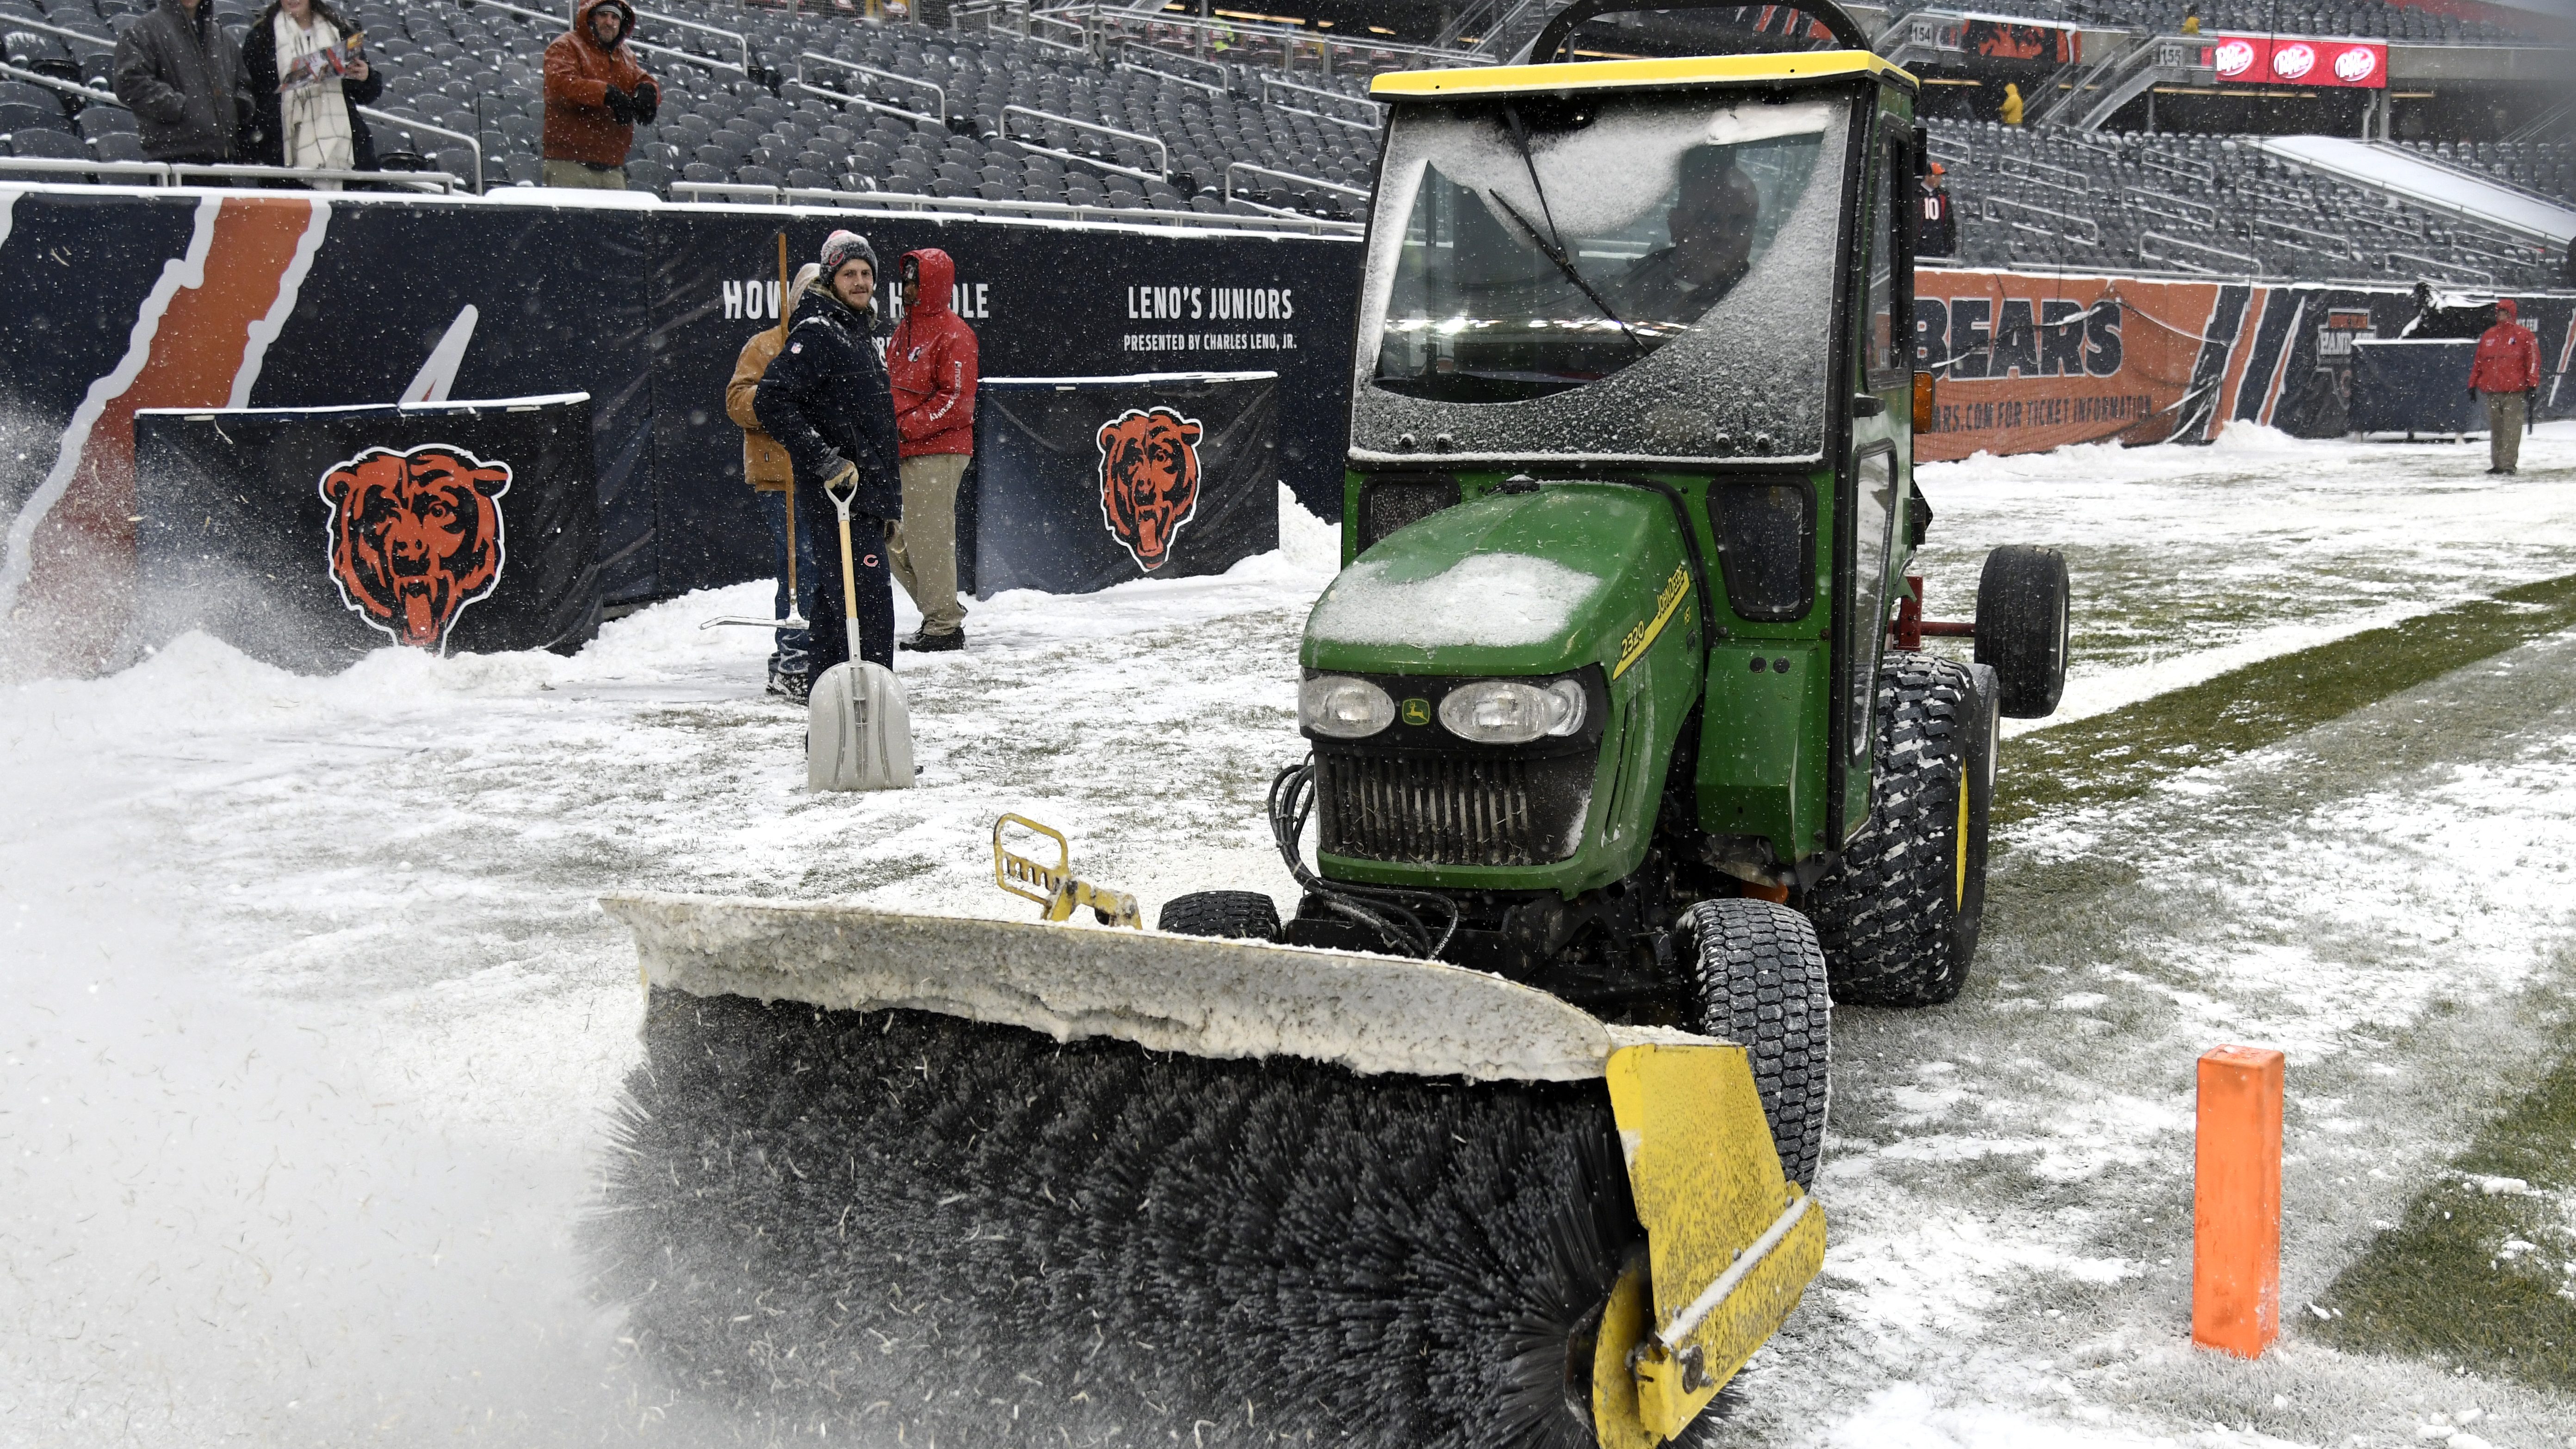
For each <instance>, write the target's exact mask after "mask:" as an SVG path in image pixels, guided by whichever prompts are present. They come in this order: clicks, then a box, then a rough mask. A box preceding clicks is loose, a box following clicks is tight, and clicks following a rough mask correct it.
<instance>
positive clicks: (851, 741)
mask: <svg viewBox="0 0 2576 1449" xmlns="http://www.w3.org/2000/svg"><path fill="white" fill-rule="evenodd" d="M843 476H844V477H845V478H847V479H848V486H847V487H846V488H835V487H833V486H832V485H831V484H830V483H826V484H824V485H823V496H824V497H826V498H829V499H831V500H832V509H833V511H834V512H836V513H838V514H840V516H841V613H842V616H843V617H842V621H841V624H842V627H843V628H844V629H846V630H848V631H849V641H850V657H849V659H848V660H847V661H846V662H844V663H840V664H835V665H833V666H832V667H831V668H829V669H826V670H824V671H823V675H822V677H821V678H820V679H817V680H815V681H814V686H813V691H812V693H811V694H809V695H808V696H807V697H806V700H805V788H806V789H808V790H905V789H910V788H911V786H912V712H911V710H910V709H908V708H907V707H906V706H905V705H904V702H903V686H901V685H900V684H897V683H896V682H895V677H894V671H893V670H891V669H888V668H886V667H885V666H884V665H882V664H872V663H869V662H868V661H866V660H864V659H861V658H860V657H859V599H858V588H859V580H858V570H857V569H856V567H854V566H853V565H852V563H851V561H850V558H851V555H850V501H851V500H852V499H854V498H856V497H857V496H858V492H859V479H858V474H857V472H856V471H851V472H848V473H845V474H844V475H843Z"/></svg>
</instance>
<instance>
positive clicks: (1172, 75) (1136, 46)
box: [1118, 40, 1234, 96]
mask: <svg viewBox="0 0 2576 1449" xmlns="http://www.w3.org/2000/svg"><path fill="white" fill-rule="evenodd" d="M1138 52H1142V53H1144V54H1146V55H1150V56H1152V57H1153V58H1154V59H1156V60H1160V61H1174V62H1178V63H1179V64H1182V65H1197V66H1205V67H1207V68H1208V69H1209V70H1211V71H1214V72H1215V73H1216V79H1215V80H1205V79H1200V78H1196V77H1192V76H1185V75H1182V74H1180V73H1179V72H1177V71H1168V70H1164V69H1163V68H1161V67H1160V66H1153V65H1146V64H1143V63H1141V62H1139V61H1138V60H1137V59H1136V55H1137V53H1138ZM1118 68H1119V69H1120V70H1133V71H1142V72H1144V73H1145V74H1147V75H1155V76H1161V77H1162V78H1163V79H1165V80H1167V81H1170V82H1172V83H1173V84H1174V85H1184V86H1190V87H1192V88H1194V89H1197V90H1203V91H1206V92H1207V93H1208V94H1209V95H1212V96H1230V95H1232V94H1234V73H1233V72H1232V71H1230V70H1228V69H1227V68H1226V67H1225V66H1223V65H1221V64H1219V63H1217V62H1216V61H1213V60H1201V59H1199V58H1198V57H1197V56H1194V55H1183V54H1181V53H1180V52H1178V51H1171V50H1158V49H1156V48H1154V47H1153V46H1150V45H1147V44H1146V43H1145V42H1143V41H1141V40H1122V41H1120V42H1119V43H1118Z"/></svg>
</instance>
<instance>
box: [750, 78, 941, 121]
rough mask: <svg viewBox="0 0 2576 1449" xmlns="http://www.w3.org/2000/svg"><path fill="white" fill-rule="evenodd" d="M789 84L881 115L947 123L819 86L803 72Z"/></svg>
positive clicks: (898, 107) (864, 97)
mask: <svg viewBox="0 0 2576 1449" xmlns="http://www.w3.org/2000/svg"><path fill="white" fill-rule="evenodd" d="M788 84H789V85H792V86H794V87H796V89H798V90H800V91H803V92H805V93H806V94H807V95H811V96H821V97H822V98H823V99H825V100H827V101H839V102H840V103H841V104H842V105H844V106H857V107H859V108H860V109H862V110H869V111H874V112H876V113H877V114H878V115H880V116H901V117H903V118H904V119H905V120H907V121H928V122H929V123H930V124H932V125H934V126H942V125H946V124H947V122H945V121H943V120H942V119H940V118H939V117H937V116H925V115H923V114H922V113H921V112H919V111H907V110H905V109H904V108H903V107H901V106H889V105H887V104H886V103H885V102H883V101H872V100H869V99H868V98H867V97H866V96H854V95H851V94H849V93H848V92H846V91H836V90H832V89H830V88H829V87H826V86H818V85H816V84H814V83H813V82H812V81H809V80H807V79H805V77H804V76H803V74H801V73H800V74H798V76H797V77H796V79H794V80H792V81H789V82H788Z"/></svg>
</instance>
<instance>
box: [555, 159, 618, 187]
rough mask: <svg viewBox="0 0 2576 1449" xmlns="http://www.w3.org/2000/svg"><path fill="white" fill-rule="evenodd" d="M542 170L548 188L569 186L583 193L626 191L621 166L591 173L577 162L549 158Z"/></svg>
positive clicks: (591, 171)
mask: <svg viewBox="0 0 2576 1449" xmlns="http://www.w3.org/2000/svg"><path fill="white" fill-rule="evenodd" d="M543 169H544V174H545V183H546V184H547V185H548V186H571V187H577V188H579V189H581V190H583V191H624V190H625V189H626V168H625V167H623V166H618V167H613V168H611V169H609V170H606V171H593V170H591V169H590V168H589V167H587V166H584V165H582V164H581V163H580V162H578V161H557V160H554V159H552V158H551V157H550V158H548V159H547V161H546V164H545V167H544V168H543Z"/></svg>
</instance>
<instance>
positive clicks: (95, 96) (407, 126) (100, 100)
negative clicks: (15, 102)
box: [0, 64, 483, 194]
mask: <svg viewBox="0 0 2576 1449" xmlns="http://www.w3.org/2000/svg"><path fill="white" fill-rule="evenodd" d="M0 75H6V76H9V77H11V78H13V79H16V80H22V81H27V82H31V83H33V84H36V85H40V86H46V87H50V88H51V89H54V90H57V91H61V92H63V93H65V94H67V95H75V96H79V97H80V98H81V99H83V100H85V101H87V102H89V103H90V104H91V105H94V106H114V107H115V108H116V109H118V110H120V111H123V110H128V109H129V108H128V107H127V105H126V104H125V102H123V101H121V100H119V99H117V98H116V96H115V95H114V94H113V93H112V92H108V91H101V90H92V89H90V88H89V87H88V86H85V85H81V84H79V83H78V82H76V81H67V80H64V79H63V78H62V77H60V76H50V75H46V74H44V73H43V72H41V71H32V70H25V69H22V68H20V67H18V66H14V65H6V64H0ZM352 109H354V110H356V111H357V113H358V114H359V115H362V116H364V117H366V118H367V119H368V120H371V121H382V122H384V123H385V124H387V125H389V126H400V127H402V128H403V129H404V130H407V131H428V132H430V133H432V134H433V135H439V136H445V137H448V138H450V139H451V140H456V141H462V142H464V143H465V145H466V148H467V149H468V150H470V151H472V152H473V153H474V182H473V185H474V190H475V192H476V193H477V194H480V193H481V191H482V190H483V143H482V142H481V141H478V140H476V139H475V138H474V137H472V136H469V135H466V134H465V133H464V132H462V131H451V130H449V129H448V128H446V127H445V126H439V125H433V124H431V123H430V122H428V121H415V120H405V119H404V118H402V117H400V116H396V115H393V114H391V113H389V112H386V111H380V110H378V109H376V108H375V107H374V106H355V107H352ZM25 159H27V160H30V161H38V160H43V161H52V160H60V161H62V163H63V165H62V166H61V167H60V168H56V169H62V170H74V171H77V170H81V169H84V168H86V169H90V170H97V168H99V167H104V166H116V167H128V166H163V167H166V166H167V165H169V164H171V163H165V162H160V161H81V160H76V159H74V158H71V157H49V156H48V157H35V156H31V157H27V158H25ZM180 169H182V170H184V171H188V172H192V173H207V172H209V171H210V170H220V171H221V172H222V174H226V175H233V174H240V175H256V176H288V177H297V176H300V177H304V178H307V179H312V180H323V181H345V180H350V179H353V178H363V179H369V180H376V179H384V178H388V177H404V176H438V177H443V178H446V179H447V181H448V182H450V183H451V184H450V185H446V186H441V187H440V188H439V189H440V190H442V191H447V190H453V189H454V186H453V184H452V183H453V182H454V181H455V180H456V179H457V178H455V177H454V176H452V175H450V174H449V173H447V172H444V171H438V172H426V171H409V172H406V171H390V172H389V171H357V170H338V169H313V170H308V169H303V168H299V167H293V166H253V165H247V164H245V165H241V166H226V167H221V168H209V167H205V166H199V165H195V164H187V165H183V166H181V168H180ZM99 174H101V175H105V174H108V173H106V172H100V173H99ZM115 174H118V175H128V174H131V175H144V174H148V173H145V172H130V173H129V172H124V171H119V172H117V173H115ZM164 184H176V183H167V182H165V183H164Z"/></svg>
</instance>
